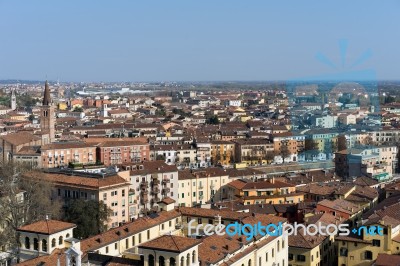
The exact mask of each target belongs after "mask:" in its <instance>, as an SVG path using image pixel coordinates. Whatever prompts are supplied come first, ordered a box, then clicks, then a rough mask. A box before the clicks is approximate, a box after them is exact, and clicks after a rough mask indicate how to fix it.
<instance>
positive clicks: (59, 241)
mask: <svg viewBox="0 0 400 266" xmlns="http://www.w3.org/2000/svg"><path fill="white" fill-rule="evenodd" d="M63 242H64V240H63V237H62V236H60V237H59V238H58V244H59V245H62V244H63Z"/></svg>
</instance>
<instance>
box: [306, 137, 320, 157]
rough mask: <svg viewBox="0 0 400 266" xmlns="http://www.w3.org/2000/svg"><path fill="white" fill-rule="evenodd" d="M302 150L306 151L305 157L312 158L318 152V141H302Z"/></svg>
mask: <svg viewBox="0 0 400 266" xmlns="http://www.w3.org/2000/svg"><path fill="white" fill-rule="evenodd" d="M304 151H305V152H306V157H307V158H306V159H311V160H313V159H314V158H315V157H316V156H317V155H318V153H319V147H318V143H317V142H316V141H314V140H313V139H308V138H307V139H306V140H305V141H304Z"/></svg>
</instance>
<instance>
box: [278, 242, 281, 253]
mask: <svg viewBox="0 0 400 266" xmlns="http://www.w3.org/2000/svg"><path fill="white" fill-rule="evenodd" d="M280 249H281V241H279V240H278V252H279V250H280Z"/></svg>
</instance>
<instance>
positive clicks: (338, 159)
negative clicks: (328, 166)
mask: <svg viewBox="0 0 400 266" xmlns="http://www.w3.org/2000/svg"><path fill="white" fill-rule="evenodd" d="M396 156H397V147H396V146H380V147H371V148H365V149H347V150H343V151H339V152H337V153H335V171H336V173H337V175H338V176H340V177H342V178H349V177H359V176H362V175H365V176H369V177H372V178H373V179H376V180H378V181H385V180H388V179H390V178H392V176H393V173H394V170H395V169H396V167H397V160H396Z"/></svg>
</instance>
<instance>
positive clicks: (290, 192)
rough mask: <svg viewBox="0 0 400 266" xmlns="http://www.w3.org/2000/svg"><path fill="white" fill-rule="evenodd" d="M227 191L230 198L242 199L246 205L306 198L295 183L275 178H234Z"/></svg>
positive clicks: (289, 201) (296, 201)
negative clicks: (298, 191)
mask: <svg viewBox="0 0 400 266" xmlns="http://www.w3.org/2000/svg"><path fill="white" fill-rule="evenodd" d="M226 192H227V198H228V199H231V200H232V199H240V200H241V201H243V203H244V204H245V205H249V204H283V203H298V202H302V201H303V200H304V194H303V193H296V188H295V186H294V185H292V184H288V183H285V182H281V181H277V180H275V178H270V179H268V180H262V181H255V182H254V181H250V180H245V179H238V180H234V181H231V182H230V183H228V184H227V189H226Z"/></svg>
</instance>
